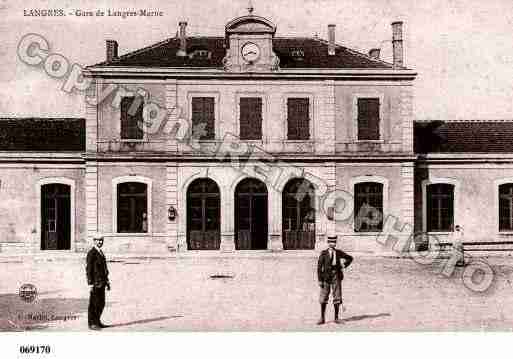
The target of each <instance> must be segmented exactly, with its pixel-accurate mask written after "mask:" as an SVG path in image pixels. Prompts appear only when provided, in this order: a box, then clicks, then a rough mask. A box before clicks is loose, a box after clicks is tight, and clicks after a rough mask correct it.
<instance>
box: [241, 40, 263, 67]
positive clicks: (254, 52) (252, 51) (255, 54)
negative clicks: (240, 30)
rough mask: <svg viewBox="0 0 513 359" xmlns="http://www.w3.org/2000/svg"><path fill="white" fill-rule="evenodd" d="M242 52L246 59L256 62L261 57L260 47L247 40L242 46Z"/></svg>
mask: <svg viewBox="0 0 513 359" xmlns="http://www.w3.org/2000/svg"><path fill="white" fill-rule="evenodd" d="M241 53H242V58H243V59H244V61H247V62H255V61H256V60H257V59H258V58H259V57H260V48H259V47H258V45H256V44H254V43H252V42H247V43H245V44H244V45H243V46H242V49H241Z"/></svg>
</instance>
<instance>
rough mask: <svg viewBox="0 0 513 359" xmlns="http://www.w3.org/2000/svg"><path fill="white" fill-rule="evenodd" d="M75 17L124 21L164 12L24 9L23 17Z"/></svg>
mask: <svg viewBox="0 0 513 359" xmlns="http://www.w3.org/2000/svg"><path fill="white" fill-rule="evenodd" d="M66 15H74V16H80V17H88V16H117V17H121V18H123V19H125V18H127V17H131V16H134V17H135V16H147V17H149V16H164V12H163V11H160V10H152V9H137V10H112V9H107V10H101V9H100V10H81V9H76V10H73V11H70V12H69V13H66V11H65V10H64V9H24V10H23V16H34V17H37V16H40V17H51V16H55V17H58V16H66Z"/></svg>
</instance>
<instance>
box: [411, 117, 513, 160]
mask: <svg viewBox="0 0 513 359" xmlns="http://www.w3.org/2000/svg"><path fill="white" fill-rule="evenodd" d="M414 151H415V153H513V121H447V122H444V121H431V122H415V127H414Z"/></svg>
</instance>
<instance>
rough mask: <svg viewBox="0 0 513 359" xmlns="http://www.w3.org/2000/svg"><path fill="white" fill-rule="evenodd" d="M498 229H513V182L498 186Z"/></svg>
mask: <svg viewBox="0 0 513 359" xmlns="http://www.w3.org/2000/svg"><path fill="white" fill-rule="evenodd" d="M499 231H513V183H504V184H501V185H500V186H499Z"/></svg>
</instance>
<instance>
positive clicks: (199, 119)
mask: <svg viewBox="0 0 513 359" xmlns="http://www.w3.org/2000/svg"><path fill="white" fill-rule="evenodd" d="M191 105H192V106H191V107H192V111H191V112H192V114H191V120H192V128H193V130H194V129H195V128H197V127H198V126H200V125H201V124H204V127H203V130H204V131H205V134H204V135H202V136H201V137H200V138H199V139H200V140H213V139H215V112H214V111H215V103H214V98H213V97H193V98H192V104H191ZM199 128H201V127H199Z"/></svg>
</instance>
